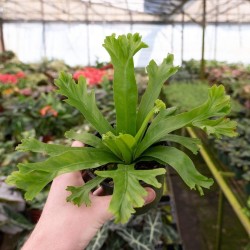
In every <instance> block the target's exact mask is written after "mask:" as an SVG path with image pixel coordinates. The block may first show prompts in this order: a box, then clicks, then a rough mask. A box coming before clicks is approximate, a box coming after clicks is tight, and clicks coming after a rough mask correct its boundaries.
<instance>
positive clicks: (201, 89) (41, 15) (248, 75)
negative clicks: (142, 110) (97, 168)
mask: <svg viewBox="0 0 250 250" xmlns="http://www.w3.org/2000/svg"><path fill="white" fill-rule="evenodd" d="M137 32H138V33H139V34H140V35H141V36H142V40H143V41H144V42H145V43H146V44H148V46H149V47H148V48H145V49H143V50H141V51H139V52H138V53H137V54H136V55H135V57H134V65H135V74H136V80H137V84H138V91H139V97H141V96H142V94H143V92H144V91H145V89H146V86H147V83H148V76H147V74H146V71H145V67H146V66H147V65H148V63H149V61H150V60H152V59H154V60H155V61H156V63H157V64H160V63H161V62H162V61H163V59H164V58H166V56H167V55H168V54H169V53H170V54H173V55H174V65H180V69H179V71H178V72H177V73H176V74H175V75H174V76H171V77H170V78H169V79H168V80H167V81H166V82H165V83H164V87H163V89H162V92H161V94H160V97H161V99H163V100H164V102H165V103H166V104H167V106H170V107H171V106H176V107H177V108H178V111H179V112H184V111H187V110H190V109H192V108H194V107H196V106H197V105H200V104H201V103H203V102H204V101H205V100H206V98H207V90H208V87H211V86H212V85H213V84H216V85H221V84H222V85H223V86H224V88H225V91H226V93H227V94H229V95H230V96H231V99H232V111H231V113H230V115H229V118H230V119H232V120H233V121H237V123H238V126H237V133H238V136H237V137H235V138H226V137H225V138H224V137H223V138H222V139H220V140H218V139H216V138H215V137H213V136H205V135H204V133H201V131H199V130H196V129H194V128H186V129H182V130H180V131H177V135H185V136H188V137H190V138H196V137H198V138H200V139H201V141H202V143H203V144H202V146H201V147H200V152H199V153H198V154H197V155H191V154H190V158H191V159H192V160H193V162H194V163H195V166H196V167H197V169H198V170H199V171H200V172H201V173H203V174H204V175H206V176H209V177H211V178H213V179H214V182H215V183H214V185H213V186H212V187H211V189H210V190H205V195H204V196H200V195H199V194H198V192H195V191H194V190H190V189H189V188H188V187H187V186H186V185H185V184H184V183H183V181H182V180H181V179H180V177H179V176H178V175H177V174H176V172H175V171H174V170H173V169H171V168H167V169H168V170H167V175H166V180H165V185H164V195H163V197H162V199H161V201H160V203H159V205H158V206H157V207H156V208H154V209H152V210H150V212H149V213H147V214H145V215H140V216H135V217H133V218H134V220H133V219H132V220H131V221H129V223H128V224H126V225H125V226H124V225H116V224H113V223H112V222H109V223H106V224H105V225H104V227H103V228H102V229H101V230H100V231H99V232H98V235H97V236H96V237H95V238H94V239H93V240H92V241H91V242H90V244H89V246H88V247H87V248H86V249H88V250H92V249H93V250H97V249H139V250H140V249H152V250H153V249H167V250H169V249H178V250H180V249H183V250H219V249H221V250H249V249H250V241H249V239H250V238H249V237H250V130H249V125H250V45H249V44H250V1H249V0H155V1H148V0H105V1H98V0H54V1H52V0H0V249H3V250H14V249H21V247H22V245H23V244H24V242H25V241H26V240H27V238H28V236H29V234H30V232H31V231H32V229H33V228H34V226H35V225H36V223H37V221H38V220H39V217H40V214H41V211H42V209H43V206H44V203H45V201H46V198H47V195H48V192H49V185H48V186H46V188H45V190H43V191H42V192H41V193H40V194H39V195H38V196H37V197H36V198H35V199H34V200H33V201H25V199H24V194H23V192H22V191H21V190H18V189H16V188H15V187H10V186H8V185H7V184H5V179H6V177H7V176H8V175H10V174H11V172H12V171H14V170H17V164H18V163H25V162H36V161H41V160H44V155H38V154H32V153H29V152H22V151H16V150H15V148H16V146H17V145H18V144H20V143H21V140H22V139H24V138H28V137H31V138H36V139H38V140H39V141H41V142H43V143H49V144H51V143H52V144H54V143H59V144H63V145H70V143H71V141H70V140H69V139H67V138H65V137H64V133H65V132H66V131H68V130H70V129H74V130H77V131H78V132H83V131H85V132H86V131H88V132H93V128H92V127H91V126H90V124H89V123H88V122H87V120H86V119H85V118H84V117H82V115H81V113H80V112H79V111H77V110H75V109H74V108H72V107H71V106H69V105H68V104H66V103H65V102H62V100H63V98H62V96H60V95H58V94H57V93H56V85H55V84H54V80H55V79H57V78H58V77H59V73H60V72H61V71H64V72H67V73H70V74H72V76H73V79H74V80H75V81H78V78H79V76H81V75H82V76H84V77H85V78H86V79H87V83H88V88H89V89H95V94H96V101H97V104H98V107H99V108H100V110H101V112H102V113H103V114H104V116H105V118H106V119H108V120H109V121H114V119H115V109H114V103H113V100H112V95H113V94H112V83H113V78H114V70H113V66H112V65H111V63H110V56H109V54H108V53H107V51H106V50H105V49H104V47H103V46H102V45H103V41H104V39H105V37H106V36H109V35H111V34H113V33H115V34H117V35H121V34H126V33H137ZM174 145H175V146H176V144H174ZM176 147H178V145H177V146H176ZM179 148H180V149H181V150H183V147H182V146H180V147H179ZM187 154H188V153H187ZM188 155H189V154H188ZM149 235H151V236H152V235H153V240H151V241H150V240H149ZM100 239H101V240H100ZM149 241H150V242H149ZM134 242H137V243H134Z"/></svg>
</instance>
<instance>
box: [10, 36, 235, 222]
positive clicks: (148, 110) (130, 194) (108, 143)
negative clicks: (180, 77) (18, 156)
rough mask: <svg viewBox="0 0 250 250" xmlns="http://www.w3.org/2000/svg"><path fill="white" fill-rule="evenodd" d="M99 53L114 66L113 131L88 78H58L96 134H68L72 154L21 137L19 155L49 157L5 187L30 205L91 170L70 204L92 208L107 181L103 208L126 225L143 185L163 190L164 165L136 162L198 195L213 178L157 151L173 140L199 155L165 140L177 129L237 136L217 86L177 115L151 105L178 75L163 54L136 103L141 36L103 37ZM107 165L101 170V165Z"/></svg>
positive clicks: (25, 166)
mask: <svg viewBox="0 0 250 250" xmlns="http://www.w3.org/2000/svg"><path fill="white" fill-rule="evenodd" d="M103 47H104V48H105V49H106V50H107V52H108V53H109V55H110V57H111V61H112V64H113V67H114V81H113V98H114V103H115V111H116V123H115V126H112V125H111V124H110V123H109V121H107V120H106V118H105V117H104V116H103V114H102V113H101V112H100V110H99V109H98V107H97V105H96V100H95V93H94V90H92V91H91V92H90V93H89V92H88V89H87V85H86V80H85V79H84V78H83V77H80V78H79V80H78V83H76V82H75V81H74V80H73V79H72V76H71V75H70V74H67V73H61V74H60V76H59V78H58V79H57V80H56V81H55V85H56V86H57V87H58V93H59V94H61V95H64V96H65V97H66V100H65V101H66V102H67V103H68V104H69V105H71V106H73V107H75V108H76V109H78V110H79V111H80V112H81V113H82V114H83V116H84V117H85V119H86V120H87V121H88V122H89V123H90V124H92V126H93V128H94V129H95V130H96V131H97V132H98V133H99V134H100V135H101V138H100V137H98V136H95V135H93V134H89V133H87V132H84V133H81V134H78V133H76V132H74V131H68V132H66V134H65V136H66V137H67V138H71V139H73V140H78V141H81V142H83V143H85V144H87V145H89V147H84V148H72V147H69V146H63V145H53V144H45V143H42V142H40V141H38V140H35V139H25V140H23V141H22V143H21V144H20V145H19V146H18V147H17V149H18V150H20V151H33V152H37V153H44V154H47V155H48V156H49V158H48V159H47V160H45V161H43V162H36V163H20V164H19V165H18V168H19V171H16V172H13V173H12V174H11V175H10V176H9V177H8V179H7V182H8V183H9V184H12V185H16V186H17V187H18V188H21V189H23V190H24V191H25V198H26V199H27V200H31V199H33V198H34V197H35V196H36V195H37V194H38V193H39V192H40V191H41V190H42V189H43V188H44V187H45V186H46V185H47V184H49V183H50V182H51V181H52V180H53V179H54V178H55V177H56V176H58V175H60V174H63V173H68V172H71V171H77V170H86V169H96V171H95V172H94V173H95V175H96V177H95V178H94V179H92V180H91V181H89V182H87V183H86V184H85V185H83V186H80V187H68V190H69V191H70V192H71V195H70V196H69V197H68V201H69V202H73V203H74V204H76V205H78V206H81V205H82V204H85V205H86V206H90V205H91V202H90V198H89V193H90V192H91V190H92V189H93V188H95V187H97V186H98V185H100V184H101V183H102V182H103V181H104V180H105V179H107V178H108V179H112V180H113V184H114V191H113V196H112V200H111V203H110V207H109V210H110V211H111V212H112V213H113V214H114V216H115V221H116V222H117V223H125V222H127V221H128V219H129V218H130V216H131V214H133V213H134V212H135V208H139V207H142V206H143V205H144V197H145V196H146V195H147V192H146V190H145V189H144V188H143V187H142V185H141V181H142V182H144V183H147V184H149V185H151V186H153V187H155V188H160V187H161V184H160V183H159V181H158V180H157V177H158V176H161V175H164V174H165V173H166V169H165V168H163V167H159V168H154V169H144V168H143V167H142V168H138V167H136V166H137V164H138V163H139V162H145V161H156V162H159V163H160V164H169V165H170V166H172V167H173V168H174V169H175V170H176V171H177V172H178V174H179V175H180V176H181V178H182V179H183V181H184V182H185V183H186V184H187V185H188V186H189V187H190V188H191V189H197V190H198V191H199V192H200V193H201V194H203V191H202V188H209V187H210V186H211V185H212V184H213V180H212V179H210V178H207V177H205V176H203V175H202V174H200V173H199V172H198V171H197V170H196V168H195V166H194V164H193V162H192V160H191V159H190V158H189V157H188V156H187V155H186V154H185V153H184V152H182V151H180V150H178V149H177V148H175V147H170V146H164V145H159V142H164V141H174V142H177V143H180V144H182V145H183V146H184V147H186V148H188V149H190V150H191V151H192V152H193V153H197V151H198V149H199V146H198V145H199V144H200V141H199V140H196V139H195V140H194V139H190V138H187V137H182V136H177V135H174V134H171V133H172V132H174V131H175V130H177V129H180V128H183V127H187V126H191V127H197V128H201V129H203V130H204V131H206V132H207V133H208V134H214V135H215V136H217V137H220V136H222V135H226V136H230V137H231V136H235V135H236V133H235V126H236V123H235V122H233V121H230V120H229V119H226V118H225V116H226V115H227V114H229V112H230V97H229V96H227V95H225V91H224V87H223V86H213V87H211V89H210V90H209V93H208V99H207V100H206V101H205V102H204V103H203V104H201V105H200V106H198V107H196V108H193V109H191V110H190V111H188V112H183V113H180V114H176V109H175V108H174V107H172V108H166V106H165V104H164V102H163V101H161V100H159V99H157V98H158V96H159V94H160V91H161V88H162V86H163V84H164V82H165V81H166V80H167V79H168V78H169V77H170V76H172V75H173V74H175V73H176V72H177V70H178V67H176V66H174V65H173V60H174V57H173V55H172V54H169V55H168V56H167V57H166V58H165V59H164V60H163V62H162V63H161V64H160V65H157V64H156V62H155V61H154V60H151V61H150V62H149V64H148V66H147V67H146V70H147V73H148V78H149V80H148V86H147V89H146V90H145V93H144V94H143V96H142V99H141V101H140V103H139V105H138V106H137V104H138V91H137V84H136V80H135V73H134V61H133V56H134V55H135V54H136V53H137V52H138V51H139V50H140V49H142V48H146V47H147V45H146V44H145V43H144V42H142V40H141V36H140V35H139V34H138V33H136V34H127V35H121V36H118V37H116V35H115V34H113V35H111V36H107V37H106V39H105V41H104V44H103ZM104 165H106V166H107V169H106V170H103V167H102V168H100V167H101V166H104Z"/></svg>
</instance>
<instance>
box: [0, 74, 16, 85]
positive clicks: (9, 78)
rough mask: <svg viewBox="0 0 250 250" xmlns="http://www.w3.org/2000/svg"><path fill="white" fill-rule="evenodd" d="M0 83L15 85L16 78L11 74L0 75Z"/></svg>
mask: <svg viewBox="0 0 250 250" xmlns="http://www.w3.org/2000/svg"><path fill="white" fill-rule="evenodd" d="M0 82H2V83H6V84H7V83H8V84H16V83H17V82H18V78H17V77H16V76H15V75H11V74H0Z"/></svg>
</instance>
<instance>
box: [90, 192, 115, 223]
mask: <svg viewBox="0 0 250 250" xmlns="http://www.w3.org/2000/svg"><path fill="white" fill-rule="evenodd" d="M111 199H112V196H111V195H105V196H94V195H92V197H91V200H92V208H93V209H94V210H95V211H94V213H95V214H96V217H97V218H99V219H100V222H101V223H105V222H106V221H108V220H111V219H112V218H114V215H113V214H112V213H111V212H110V211H109V205H110V201H111Z"/></svg>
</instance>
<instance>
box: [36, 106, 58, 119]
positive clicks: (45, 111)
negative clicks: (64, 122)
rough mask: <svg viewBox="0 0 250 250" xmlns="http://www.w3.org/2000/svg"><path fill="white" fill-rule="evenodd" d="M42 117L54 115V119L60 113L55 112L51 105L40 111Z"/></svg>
mask: <svg viewBox="0 0 250 250" xmlns="http://www.w3.org/2000/svg"><path fill="white" fill-rule="evenodd" d="M40 115H41V116H46V115H52V116H54V117H57V116H58V112H57V111H56V110H54V109H53V108H52V107H51V106H50V105H47V106H45V107H43V108H42V109H40Z"/></svg>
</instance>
